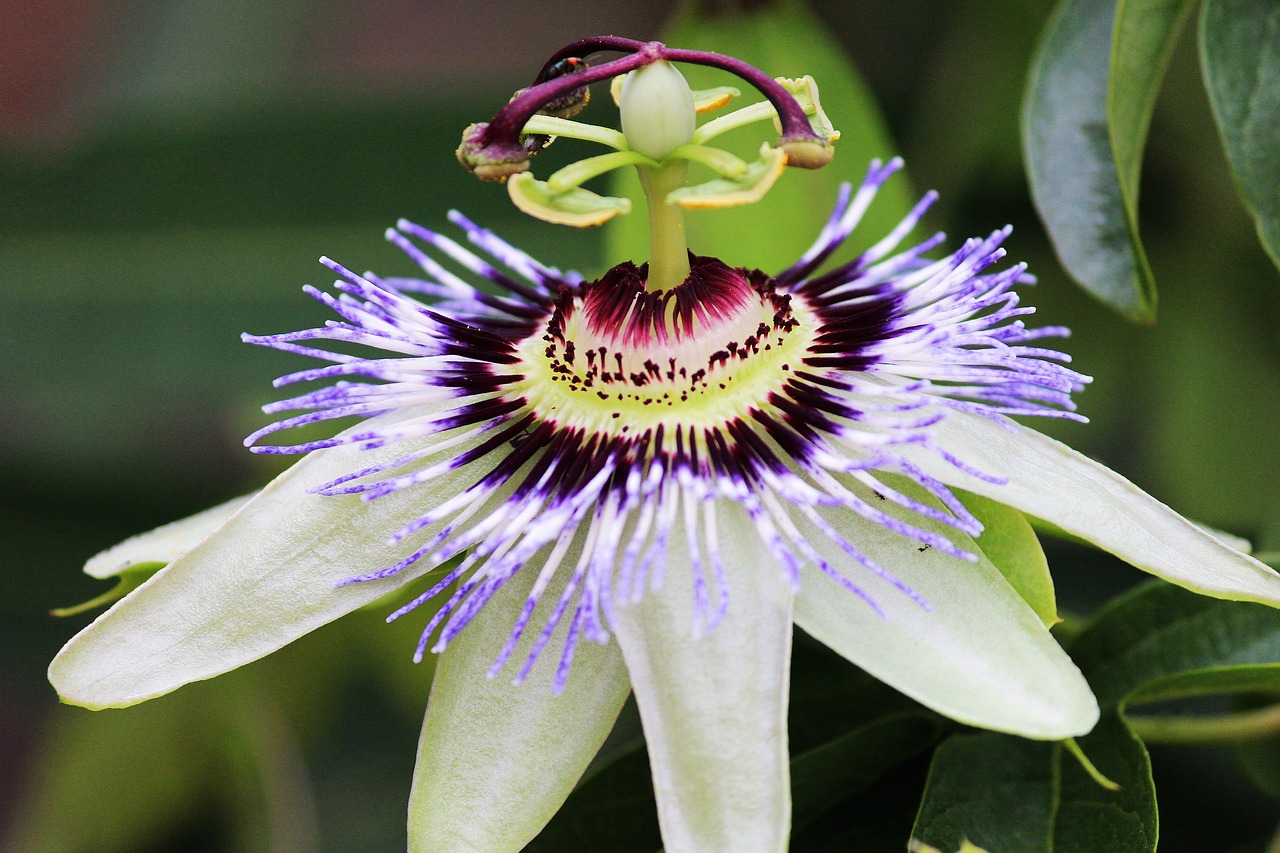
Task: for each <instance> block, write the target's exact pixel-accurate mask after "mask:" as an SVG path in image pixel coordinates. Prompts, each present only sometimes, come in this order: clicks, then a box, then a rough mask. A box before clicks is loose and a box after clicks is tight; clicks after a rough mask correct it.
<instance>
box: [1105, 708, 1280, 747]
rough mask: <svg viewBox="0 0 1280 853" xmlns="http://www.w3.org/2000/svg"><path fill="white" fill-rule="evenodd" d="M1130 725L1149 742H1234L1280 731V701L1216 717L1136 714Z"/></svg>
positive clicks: (1255, 738)
mask: <svg viewBox="0 0 1280 853" xmlns="http://www.w3.org/2000/svg"><path fill="white" fill-rule="evenodd" d="M1129 725H1130V726H1132V727H1133V730H1134V732H1136V733H1137V735H1138V737H1140V738H1142V739H1143V740H1144V741H1146V742H1147V743H1234V742H1235V741H1241V740H1258V739H1260V738H1265V737H1272V736H1274V735H1276V734H1280V704H1277V705H1268V706H1266V707H1265V708H1258V709H1256V710H1252V711H1239V712H1236V713H1234V714H1222V715H1219V716H1214V717H1202V716H1177V715H1173V716H1151V717H1143V716H1138V715H1132V716H1130V717H1129Z"/></svg>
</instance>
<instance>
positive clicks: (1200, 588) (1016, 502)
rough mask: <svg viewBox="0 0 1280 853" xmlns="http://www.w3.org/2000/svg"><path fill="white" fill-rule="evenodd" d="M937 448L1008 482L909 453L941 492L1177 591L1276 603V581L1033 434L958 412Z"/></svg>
mask: <svg viewBox="0 0 1280 853" xmlns="http://www.w3.org/2000/svg"><path fill="white" fill-rule="evenodd" d="M935 440H936V441H937V443H938V444H940V445H941V446H943V447H945V448H947V449H948V450H949V451H951V452H952V453H954V454H955V455H956V456H958V457H959V458H960V459H962V460H963V461H964V462H965V463H966V464H968V465H970V466H973V467H975V468H977V469H978V470H980V471H983V472H984V473H987V474H992V475H996V476H1002V477H1008V478H1009V481H1008V483H1006V484H1003V485H996V484H992V483H988V482H984V481H983V480H980V479H978V478H977V477H973V476H970V475H968V474H965V473H964V472H962V471H960V470H959V469H957V468H956V467H955V466H953V465H951V464H949V463H947V462H946V461H945V460H942V459H939V458H938V457H937V456H936V455H933V454H931V453H929V452H928V451H926V450H913V451H911V452H910V453H907V454H905V455H909V456H910V457H911V459H912V460H913V461H914V462H915V463H916V464H917V465H919V466H920V467H921V468H923V469H925V470H926V471H928V472H929V473H930V474H932V475H933V476H935V477H937V478H938V479H940V480H942V481H943V482H945V483H948V484H950V485H955V486H959V487H961V488H964V489H968V490H969V491H971V492H977V493H978V494H981V495H986V496H987V497H989V498H993V499H994V500H998V501H1000V502H1001V503H1005V504H1008V505H1010V506H1013V507H1017V508H1018V509H1020V510H1022V511H1023V512H1025V513H1027V514H1028V515H1032V516H1035V517H1037V518H1042V519H1044V520H1045V521H1048V522H1051V523H1052V524H1055V525H1057V526H1058V527H1060V528H1062V529H1063V530H1065V531H1066V532H1068V533H1071V534H1074V535H1076V536H1079V537H1080V538H1082V539H1085V540H1088V541H1089V542H1092V543H1093V544H1095V545H1097V546H1098V547H1099V548H1102V549H1103V550H1105V551H1110V552H1111V553H1112V554H1115V555H1116V556H1117V557H1119V558H1120V559H1122V560H1124V561H1125V562H1127V563H1131V564H1132V565H1134V566H1137V567H1138V568H1140V569H1143V570H1144V571H1147V572H1150V573H1151V574H1153V575H1156V576H1157V577H1161V578H1164V579H1165V580H1167V581H1170V582H1172V583H1175V584H1178V585H1179V586H1184V587H1186V588H1188V589H1191V590H1194V591H1196V592H1200V593H1204V594H1206V595H1211V596H1214V597H1216V598H1225V599H1229V600H1233V601H1257V602H1261V603H1263V604H1270V605H1272V606H1275V605H1278V604H1280V574H1277V573H1276V572H1274V571H1272V570H1271V569H1269V568H1267V567H1266V566H1264V565H1263V564H1262V563H1260V562H1258V561H1257V560H1255V559H1253V558H1251V557H1247V556H1245V555H1244V554H1241V553H1240V552H1239V551H1236V550H1235V549H1234V548H1232V547H1230V546H1229V545H1227V544H1225V543H1224V542H1222V541H1221V540H1219V539H1218V538H1217V537H1215V536H1213V535H1211V534H1209V533H1206V532H1205V531H1204V530H1203V529H1201V528H1199V527H1197V526H1196V525H1195V524H1192V523H1191V522H1190V521H1187V520H1186V519H1185V518H1183V517H1182V516H1180V515H1178V514H1177V513H1176V512H1174V511H1173V510H1171V509H1169V508H1168V507H1167V506H1165V505H1164V504H1162V503H1160V502H1159V501H1157V500H1156V499H1155V498H1153V497H1151V496H1150V495H1148V494H1147V493H1146V492H1144V491H1142V490H1141V489H1139V488H1138V487H1137V486H1135V485H1133V484H1132V483H1130V482H1129V481H1128V480H1126V479H1125V478H1123V477H1121V476H1120V475H1119V474H1117V473H1116V472H1114V471H1112V470H1111V469H1109V468H1107V467H1105V466H1103V465H1099V464H1098V463H1097V462H1094V461H1093V460H1091V459H1089V458H1088V457H1086V456H1083V455H1082V454H1080V453H1077V452H1076V451H1074V450H1072V449H1071V448H1069V447H1067V446H1066V445H1064V444H1062V443H1060V442H1057V441H1054V440H1053V439H1051V438H1048V437H1047V436H1044V435H1041V434H1040V433H1038V432H1036V431H1035V430H1032V429H1028V428H1027V427H1024V426H1021V425H1014V426H1013V431H1012V432H1010V431H1008V430H1006V429H1004V428H1003V427H1001V426H1000V425H999V424H996V423H993V422H992V421H990V420H989V419H987V418H983V417H980V416H977V415H970V414H966V413H962V412H955V413H952V414H949V415H948V416H947V417H946V419H945V420H944V421H943V422H942V423H941V424H939V425H938V427H937V434H936V438H935Z"/></svg>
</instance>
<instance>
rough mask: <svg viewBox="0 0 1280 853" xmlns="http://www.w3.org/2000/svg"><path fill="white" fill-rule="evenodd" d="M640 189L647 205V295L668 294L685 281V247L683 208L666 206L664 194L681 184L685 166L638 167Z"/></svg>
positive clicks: (686, 266) (685, 170)
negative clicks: (663, 292)
mask: <svg viewBox="0 0 1280 853" xmlns="http://www.w3.org/2000/svg"><path fill="white" fill-rule="evenodd" d="M636 171H637V172H638V173H639V174H640V186H641V188H642V189H643V190H644V198H645V201H646V202H647V203H648V205H649V281H648V284H647V285H646V288H647V289H648V290H650V291H658V290H670V289H671V288H674V287H678V286H679V285H681V284H683V283H684V280H685V279H686V278H688V277H689V245H688V243H687V242H686V241H685V230H684V208H682V207H680V205H678V204H667V193H669V192H671V191H672V190H676V189H679V188H680V187H682V186H684V184H685V177H686V175H687V173H688V171H689V166H688V163H686V162H685V161H683V160H675V161H672V162H670V163H666V164H664V165H662V166H660V167H658V168H654V167H652V166H639V167H637V169H636Z"/></svg>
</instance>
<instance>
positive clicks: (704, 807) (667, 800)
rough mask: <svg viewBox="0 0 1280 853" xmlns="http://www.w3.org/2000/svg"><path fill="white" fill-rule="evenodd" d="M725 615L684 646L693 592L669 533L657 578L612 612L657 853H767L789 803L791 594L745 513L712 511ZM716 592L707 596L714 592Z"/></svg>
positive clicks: (775, 844) (781, 837)
mask: <svg viewBox="0 0 1280 853" xmlns="http://www.w3.org/2000/svg"><path fill="white" fill-rule="evenodd" d="M719 518H720V522H721V524H720V531H719V534H720V535H719V538H720V543H721V549H722V554H723V556H724V562H725V567H726V569H727V575H728V581H729V596H730V603H729V613H728V616H726V617H725V619H724V621H722V622H721V623H720V624H719V625H718V626H717V627H716V628H715V629H714V630H712V631H710V632H709V633H704V634H703V636H701V637H699V638H698V639H692V638H691V636H690V629H691V625H692V620H693V591H692V580H691V577H692V575H691V571H690V561H689V557H688V551H687V548H686V545H685V540H684V537H683V536H682V535H678V534H680V533H681V532H682V531H681V530H680V525H679V524H677V525H676V529H675V530H674V531H673V536H672V540H671V543H670V547H669V548H668V553H667V566H666V579H665V583H664V585H663V587H662V589H660V590H652V589H651V590H649V591H648V592H647V593H646V595H645V598H644V600H643V601H642V602H640V603H639V604H632V605H627V606H623V607H621V608H620V609H619V618H618V625H617V626H616V632H615V633H616V636H617V638H618V642H619V643H620V644H621V646H622V653H623V656H624V657H625V658H626V661H627V669H628V670H629V672H630V675H631V683H632V688H633V690H634V691H635V694H636V701H637V703H638V704H639V707H640V717H641V721H642V722H643V723H644V732H645V739H646V741H647V742H648V746H649V762H650V765H651V768H652V771H653V783H654V791H655V793H656V794H657V799H658V818H659V822H660V824H661V827H662V840H663V843H664V844H665V849H666V851H667V853H703V851H709V850H732V851H734V853H752V852H753V851H761V853H765V851H767V852H768V853H777V851H781V850H784V849H785V848H786V839H787V835H788V833H789V830H790V821H791V804H790V789H789V782H788V779H789V775H788V763H787V761H788V759H787V691H788V679H789V675H790V666H791V660H790V654H791V601H792V597H793V593H792V589H791V587H790V585H789V584H788V583H787V582H785V581H784V580H783V579H782V577H781V573H780V570H779V569H778V567H777V566H776V565H774V563H773V561H772V560H770V559H767V558H765V559H761V548H760V541H759V538H758V537H757V536H756V535H755V533H754V530H753V529H752V527H751V524H750V522H749V521H748V520H747V517H746V514H745V512H744V511H743V510H741V509H740V508H738V507H736V506H728V505H725V506H722V507H721V508H720V511H719ZM713 594H714V592H713Z"/></svg>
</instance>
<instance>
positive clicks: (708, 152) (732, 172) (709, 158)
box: [670, 133, 747, 178]
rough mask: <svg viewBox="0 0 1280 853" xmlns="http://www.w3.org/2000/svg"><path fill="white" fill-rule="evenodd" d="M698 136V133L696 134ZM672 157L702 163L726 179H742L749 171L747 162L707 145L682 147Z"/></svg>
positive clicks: (673, 152)
mask: <svg viewBox="0 0 1280 853" xmlns="http://www.w3.org/2000/svg"><path fill="white" fill-rule="evenodd" d="M695 136H696V133H695ZM670 156H671V157H674V158H677V159H681V160H688V161H690V162H692V163H701V164H702V165H704V166H706V167H707V168H708V169H711V170H712V171H713V172H715V173H716V174H718V175H722V176H723V177H726V178H737V177H741V176H742V174H743V173H745V172H746V171H747V161H746V160H743V159H742V158H741V157H738V156H737V155H735V154H731V153H729V152H728V151H725V150H723V149H720V148H712V147H710V146H707V145H694V144H690V145H681V146H680V147H679V148H677V149H676V150H674V151H672V152H671V155H670Z"/></svg>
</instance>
